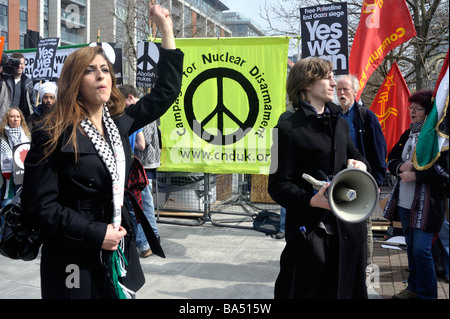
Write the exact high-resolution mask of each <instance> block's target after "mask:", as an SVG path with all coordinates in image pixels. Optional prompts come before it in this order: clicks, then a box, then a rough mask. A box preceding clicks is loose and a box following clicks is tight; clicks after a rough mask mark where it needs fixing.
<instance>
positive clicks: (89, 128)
mask: <svg viewBox="0 0 450 319" xmlns="http://www.w3.org/2000/svg"><path fill="white" fill-rule="evenodd" d="M103 123H104V125H105V127H106V131H107V133H108V136H109V138H110V140H111V147H112V148H111V147H110V146H109V144H108V142H107V141H106V140H105V138H104V137H103V136H102V135H101V134H100V132H99V131H98V130H97V128H96V127H95V125H94V124H93V123H92V122H91V121H90V120H89V119H88V118H85V119H84V120H83V121H81V123H80V125H81V127H82V128H83V130H84V131H85V132H86V134H87V136H88V137H89V138H90V139H91V142H92V144H93V145H94V147H95V149H96V151H97V153H98V155H99V156H100V158H101V159H102V161H103V163H104V164H105V166H106V168H107V169H108V172H109V173H110V174H111V179H112V194H113V209H114V212H113V218H112V225H113V227H114V228H115V229H118V228H119V226H120V224H121V221H122V205H123V198H124V187H125V174H126V173H125V172H126V169H125V152H124V149H123V145H122V139H121V137H120V134H119V130H118V129H117V126H116V124H115V123H114V121H113V120H112V118H111V115H110V114H109V110H108V107H107V106H106V105H104V106H103ZM123 244H124V243H123V238H122V241H121V242H120V244H119V247H118V249H117V250H115V251H112V252H109V251H108V252H107V251H102V255H101V259H102V262H103V264H104V266H105V269H106V271H107V274H108V276H107V277H109V278H110V279H111V280H112V282H113V285H114V290H115V295H116V297H117V298H120V299H125V298H127V299H129V298H133V297H134V292H133V291H131V290H129V289H127V288H126V287H125V286H124V285H122V284H121V283H120V281H119V277H125V276H126V270H125V266H126V264H127V261H126V259H125V256H124V253H123V250H122V249H123V247H124V245H123Z"/></svg>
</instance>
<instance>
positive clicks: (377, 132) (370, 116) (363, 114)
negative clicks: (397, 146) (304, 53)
mask: <svg viewBox="0 0 450 319" xmlns="http://www.w3.org/2000/svg"><path fill="white" fill-rule="evenodd" d="M358 91H359V81H358V79H357V78H356V77H355V76H353V75H344V76H340V77H338V79H337V85H336V93H337V97H338V100H339V104H340V106H341V107H342V109H341V111H340V112H339V115H340V116H341V117H343V118H344V119H346V120H347V123H348V127H349V129H350V135H351V137H352V140H353V143H354V144H355V146H356V148H357V149H358V150H359V151H360V153H361V154H362V155H364V157H365V158H366V159H367V161H368V162H369V164H370V166H371V168H372V172H371V174H372V176H373V177H374V179H375V181H376V182H377V184H378V189H379V188H380V187H381V186H382V185H383V181H384V178H385V176H386V169H387V164H386V157H387V150H386V140H385V138H384V135H383V131H382V130H381V126H380V122H379V121H378V118H377V116H376V114H375V113H374V112H372V111H371V110H369V109H367V108H366V107H364V106H363V105H360V104H359V103H358V102H357V101H356V100H355V98H356V95H357V93H358ZM372 263H373V234H372V221H371V219H370V217H369V218H368V219H367V266H368V267H367V273H370V272H371V271H372V268H371V264H372Z"/></svg>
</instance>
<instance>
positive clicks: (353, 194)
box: [302, 166, 378, 223]
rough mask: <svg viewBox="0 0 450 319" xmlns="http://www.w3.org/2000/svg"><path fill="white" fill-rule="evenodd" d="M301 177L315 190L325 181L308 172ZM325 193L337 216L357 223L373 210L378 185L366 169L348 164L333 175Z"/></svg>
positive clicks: (375, 204)
mask: <svg viewBox="0 0 450 319" xmlns="http://www.w3.org/2000/svg"><path fill="white" fill-rule="evenodd" d="M302 177H303V179H305V180H306V181H308V182H309V183H310V184H312V185H313V187H314V189H315V190H317V191H318V190H320V189H321V188H322V186H323V185H324V184H325V183H327V182H324V181H318V180H316V179H315V178H313V177H312V176H310V175H308V174H303V175H302ZM325 195H326V196H327V198H328V203H329V205H330V208H331V211H332V212H333V214H334V215H335V216H336V217H337V218H339V219H341V220H343V221H345V222H349V223H358V222H361V221H363V220H365V219H367V218H368V217H369V216H370V215H372V213H373V211H374V210H375V208H376V206H377V203H378V185H377V183H376V181H375V179H374V178H373V177H372V175H370V174H369V173H367V172H366V171H364V170H362V169H359V168H353V167H350V166H349V168H346V169H344V170H342V171H340V172H339V173H338V174H336V176H334V178H333V179H332V180H331V184H330V186H329V187H328V188H327V192H326V194H325Z"/></svg>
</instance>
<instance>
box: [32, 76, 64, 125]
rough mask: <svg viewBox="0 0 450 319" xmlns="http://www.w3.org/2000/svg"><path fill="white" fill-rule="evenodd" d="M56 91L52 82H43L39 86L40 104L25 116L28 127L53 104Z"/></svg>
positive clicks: (41, 116) (39, 118)
mask: <svg viewBox="0 0 450 319" xmlns="http://www.w3.org/2000/svg"><path fill="white" fill-rule="evenodd" d="M57 91H58V87H57V86H56V84H55V83H54V82H45V83H43V84H42V85H41V86H40V87H39V97H40V98H41V104H39V105H38V106H37V107H36V108H35V109H34V113H33V114H31V115H30V116H29V117H28V118H27V122H28V127H29V128H30V129H32V128H33V127H34V126H35V125H36V124H37V122H38V121H40V120H41V119H42V118H43V117H44V116H45V115H46V114H47V113H48V112H49V111H50V109H51V108H52V107H53V106H54V105H55V103H56V92H57Z"/></svg>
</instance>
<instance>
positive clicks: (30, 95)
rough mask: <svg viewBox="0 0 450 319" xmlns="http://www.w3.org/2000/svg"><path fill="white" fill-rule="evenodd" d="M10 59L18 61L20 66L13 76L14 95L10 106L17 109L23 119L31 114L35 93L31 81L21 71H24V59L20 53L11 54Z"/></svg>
mask: <svg viewBox="0 0 450 319" xmlns="http://www.w3.org/2000/svg"><path fill="white" fill-rule="evenodd" d="M11 58H15V59H20V65H19V66H18V67H16V74H15V75H14V83H15V86H14V94H13V96H12V97H11V100H12V102H11V106H15V107H18V108H19V109H20V110H21V111H22V113H23V115H24V116H25V118H27V117H28V116H30V115H31V114H33V112H34V108H35V107H36V92H35V91H34V86H33V81H32V80H31V79H30V78H29V77H28V76H26V75H25V74H24V73H23V71H24V69H25V57H24V56H23V54H22V53H20V52H14V53H13V54H11Z"/></svg>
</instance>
